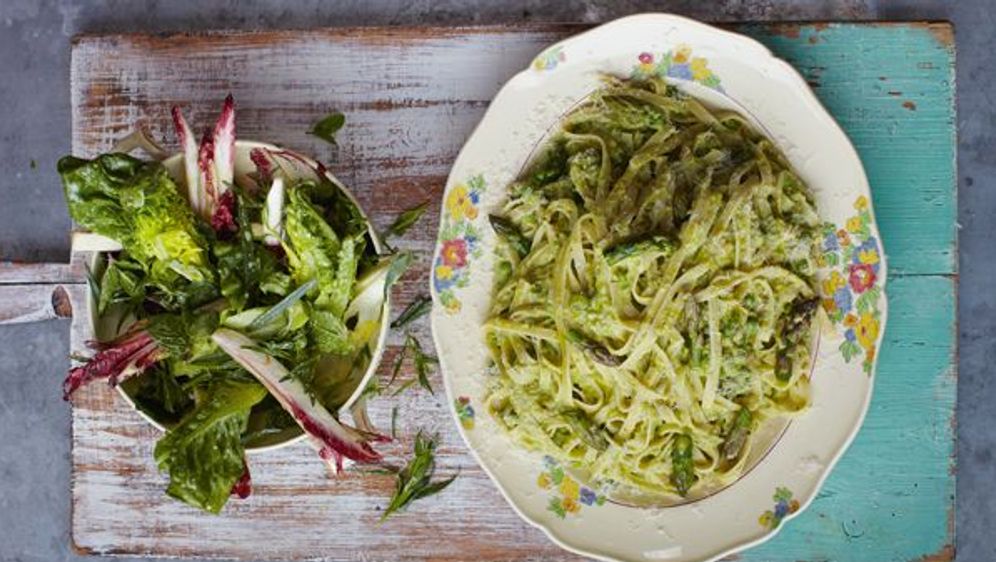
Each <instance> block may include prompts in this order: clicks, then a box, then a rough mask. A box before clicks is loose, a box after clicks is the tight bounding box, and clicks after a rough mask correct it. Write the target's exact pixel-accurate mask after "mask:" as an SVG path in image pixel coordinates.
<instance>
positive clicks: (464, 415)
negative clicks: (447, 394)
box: [453, 396, 475, 430]
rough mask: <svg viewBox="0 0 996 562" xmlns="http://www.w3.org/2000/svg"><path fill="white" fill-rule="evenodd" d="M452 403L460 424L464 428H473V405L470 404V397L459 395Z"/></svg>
mask: <svg viewBox="0 0 996 562" xmlns="http://www.w3.org/2000/svg"><path fill="white" fill-rule="evenodd" d="M453 405H454V406H455V407H456V411H457V417H458V418H459V419H460V425H461V426H462V427H463V428H464V429H466V430H471V429H474V415H475V413H474V407H473V406H471V405H470V398H468V397H466V396H460V397H458V398H457V399H456V400H454V401H453Z"/></svg>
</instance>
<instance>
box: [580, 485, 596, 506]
mask: <svg viewBox="0 0 996 562" xmlns="http://www.w3.org/2000/svg"><path fill="white" fill-rule="evenodd" d="M579 499H580V500H581V503H583V504H585V505H594V504H595V502H597V501H598V494H596V493H595V490H592V489H591V488H589V487H587V486H582V487H581V497H580V498H579Z"/></svg>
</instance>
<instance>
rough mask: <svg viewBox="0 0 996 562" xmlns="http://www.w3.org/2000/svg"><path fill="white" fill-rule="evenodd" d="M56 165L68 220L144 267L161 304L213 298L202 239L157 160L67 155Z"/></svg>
mask: <svg viewBox="0 0 996 562" xmlns="http://www.w3.org/2000/svg"><path fill="white" fill-rule="evenodd" d="M58 168H59V174H60V175H61V176H62V184H63V188H64V190H65V195H66V201H67V203H68V207H69V214H70V216H71V217H72V218H73V220H75V221H76V222H77V223H79V224H80V225H82V226H83V227H85V228H87V229H89V230H91V231H93V232H96V233H98V234H102V235H104V236H107V237H109V238H113V239H115V240H117V241H118V242H120V243H121V245H122V246H123V247H124V249H125V250H126V251H127V253H128V255H129V256H130V257H131V258H132V259H133V260H135V261H137V262H138V263H140V264H142V266H143V267H144V268H145V270H146V274H147V276H148V277H147V279H146V284H150V285H154V286H157V287H158V288H159V289H160V290H161V292H162V293H164V297H163V299H162V300H163V301H164V303H163V304H165V305H167V306H168V305H171V304H177V303H188V302H189V301H203V300H205V299H210V298H212V296H213V293H214V291H213V283H214V272H213V270H212V268H211V266H210V263H209V260H208V251H207V242H206V241H205V239H204V237H203V236H202V235H201V233H200V231H199V230H198V228H197V223H196V220H195V218H194V215H193V213H192V211H191V210H190V207H189V206H188V205H187V202H186V201H185V200H184V199H183V197H182V196H181V195H180V194H179V192H178V191H177V186H176V184H175V183H174V182H173V180H172V179H171V178H170V177H169V174H167V173H166V169H165V168H164V167H163V166H162V164H160V163H158V162H143V161H141V160H138V159H136V158H132V157H131V156H128V155H126V154H103V155H100V156H98V157H97V158H94V159H93V160H83V159H80V158H76V157H73V156H66V157H64V158H62V159H61V160H59V165H58Z"/></svg>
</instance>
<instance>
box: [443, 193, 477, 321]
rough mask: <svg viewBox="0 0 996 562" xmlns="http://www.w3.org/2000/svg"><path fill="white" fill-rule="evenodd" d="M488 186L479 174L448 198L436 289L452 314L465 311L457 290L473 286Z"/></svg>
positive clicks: (446, 308)
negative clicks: (473, 265) (478, 221)
mask: <svg viewBox="0 0 996 562" xmlns="http://www.w3.org/2000/svg"><path fill="white" fill-rule="evenodd" d="M486 187H487V184H485V182H484V177H483V176H481V175H476V176H473V177H471V178H470V179H468V180H467V181H466V183H461V184H457V185H455V186H453V188H452V189H451V190H450V192H449V193H448V194H447V195H446V200H445V205H444V211H443V216H442V217H441V220H440V227H439V244H440V247H439V253H438V254H437V256H436V260H435V263H433V268H432V272H433V277H432V282H433V286H434V288H435V289H436V294H437V296H438V297H439V302H440V303H442V305H443V308H444V309H445V310H446V311H447V312H448V313H450V314H453V313H456V312H458V311H459V310H460V309H461V303H460V299H459V298H458V297H457V294H456V290H457V289H459V288H462V287H466V286H467V285H468V284H469V283H470V261H471V259H473V258H477V257H479V256H480V253H481V248H480V244H479V241H480V239H481V236H480V227H479V225H477V224H476V223H475V220H476V219H478V217H479V215H480V212H479V208H478V205H479V204H480V203H481V196H482V194H483V193H484V191H485V189H486Z"/></svg>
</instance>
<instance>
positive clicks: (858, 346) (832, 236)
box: [819, 195, 882, 375]
mask: <svg viewBox="0 0 996 562" xmlns="http://www.w3.org/2000/svg"><path fill="white" fill-rule="evenodd" d="M854 210H855V211H856V212H857V213H856V214H855V215H854V216H852V217H851V218H849V219H847V221H846V222H845V224H844V227H843V228H837V227H836V226H834V225H832V224H827V225H824V227H823V242H822V248H821V250H822V254H821V255H820V258H819V265H820V267H826V268H829V269H830V273H829V275H827V276H826V278H825V279H823V282H822V284H821V287H820V288H821V292H822V298H823V308H824V309H825V310H826V312H827V315H828V316H829V317H830V321H831V322H833V323H834V325H837V326H840V325H843V331H844V341H843V342H841V344H840V347H839V349H840V353H841V355H843V357H844V361H846V362H848V363H850V362H851V360H852V359H855V358H859V357H860V358H861V360H862V363H861V367H862V369H863V370H864V372H865V373H866V374H869V375H870V374H871V372H872V367H873V366H874V364H875V353H876V352H877V349H876V346H877V343H878V336H879V332H880V331H881V325H882V324H881V322H882V314H881V311H880V310H879V301H880V300H881V297H882V275H881V273H880V268H881V262H882V253H881V252H882V249H881V246H880V245H879V242H878V239H877V238H875V236H873V235H872V231H871V224H872V218H871V209H870V206H869V202H868V198H867V197H865V196H864V195H861V196H859V197H858V198H857V199H856V200H855V201H854Z"/></svg>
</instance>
